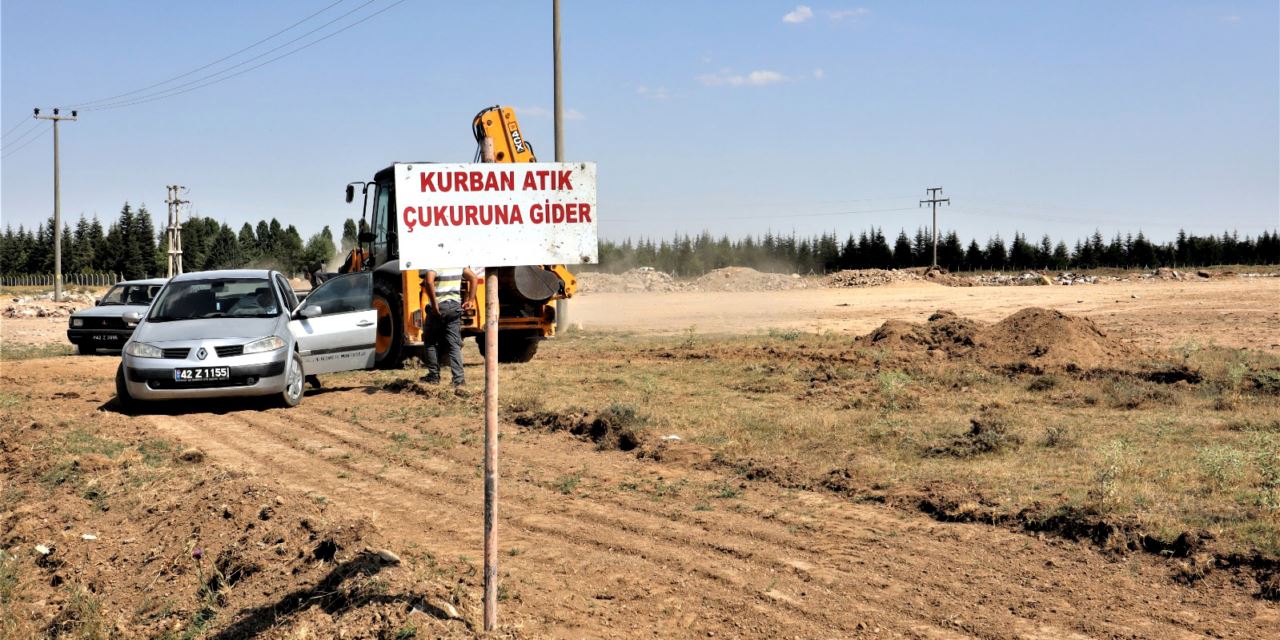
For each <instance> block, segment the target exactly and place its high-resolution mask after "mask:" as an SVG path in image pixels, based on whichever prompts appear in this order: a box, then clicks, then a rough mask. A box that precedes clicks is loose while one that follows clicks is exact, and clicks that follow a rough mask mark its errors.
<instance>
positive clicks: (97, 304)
mask: <svg viewBox="0 0 1280 640" xmlns="http://www.w3.org/2000/svg"><path fill="white" fill-rule="evenodd" d="M93 306H95V307H101V306H102V298H96V299H94V301H93Z"/></svg>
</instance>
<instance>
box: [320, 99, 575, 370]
mask: <svg viewBox="0 0 1280 640" xmlns="http://www.w3.org/2000/svg"><path fill="white" fill-rule="evenodd" d="M472 132H473V133H474V135H475V139H476V145H477V151H476V160H477V161H480V160H486V161H490V162H537V158H536V157H535V156H534V153H533V146H532V145H531V144H529V141H528V140H526V139H525V138H524V136H523V135H522V134H521V132H520V125H519V123H518V122H517V121H516V115H515V111H514V110H512V109H511V107H502V106H494V107H489V108H488V109H485V110H483V111H481V112H480V113H478V114H476V116H475V118H474V119H473V120H472ZM486 149H487V150H488V152H487V154H488V157H483V156H482V150H486ZM357 188H359V190H360V192H361V194H362V195H363V201H364V203H363V205H362V207H361V215H360V223H359V234H358V244H357V246H356V247H355V248H353V249H352V250H351V253H350V254H348V255H347V258H346V261H345V262H344V263H343V265H342V267H340V268H339V270H338V273H349V272H353V271H365V270H367V271H372V272H373V275H374V294H373V304H374V308H375V309H377V311H378V332H377V343H376V344H377V347H376V351H377V355H376V362H377V365H378V367H379V368H395V367H398V366H400V363H401V362H402V361H403V360H404V359H405V358H407V357H409V356H411V355H415V353H417V352H419V351H420V350H421V349H422V345H423V321H424V320H423V319H424V318H425V317H426V314H425V313H424V307H425V306H426V295H425V294H424V292H423V289H422V277H423V276H424V275H425V273H424V272H418V271H401V270H400V259H399V255H400V252H399V245H398V242H397V229H396V219H397V216H396V215H395V213H394V212H395V211H397V207H396V183H395V166H394V164H393V165H391V166H388V167H386V168H385V169H382V170H380V171H378V172H377V173H375V174H374V176H373V179H372V180H370V181H367V182H366V181H359V182H352V183H350V184H348V185H347V189H346V200H347V202H348V203H350V202H353V201H354V200H355V194H356V189H357ZM438 266H440V267H467V266H470V267H473V268H475V267H483V266H484V265H438ZM318 271H319V270H318V269H317V270H315V272H313V273H312V283H313V285H314V284H315V283H316V282H319V281H321V280H323V279H324V277H325V275H326V274H322V273H319V272H318ZM498 280H499V283H500V287H501V290H500V294H501V295H500V296H499V300H500V314H499V319H498V330H499V333H498V359H499V361H501V362H528V361H529V360H530V359H532V358H533V356H534V354H535V353H537V350H538V343H539V342H541V341H542V340H543V339H545V338H549V337H552V336H554V335H555V326H556V315H555V314H556V307H555V301H556V300H560V299H563V298H569V297H572V296H573V294H574V292H575V291H576V290H577V281H576V280H575V279H574V277H573V274H571V273H570V272H569V270H568V269H566V268H565V266H564V265H560V264H556V265H534V266H524V267H500V268H498ZM463 295H464V296H465V295H466V291H464V292H463ZM484 309H485V285H484V279H483V278H481V279H480V281H479V285H478V287H477V289H476V308H475V310H472V311H468V313H467V315H465V316H464V317H463V325H462V334H463V336H468V335H471V336H476V343H477V344H478V345H479V346H480V348H481V350H482V351H483V349H484V339H483V336H484Z"/></svg>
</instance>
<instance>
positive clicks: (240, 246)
mask: <svg viewBox="0 0 1280 640" xmlns="http://www.w3.org/2000/svg"><path fill="white" fill-rule="evenodd" d="M343 229H344V234H343V238H342V239H341V240H340V242H341V243H342V246H343V247H350V246H354V244H355V242H356V224H355V221H354V220H350V219H348V220H347V221H346V223H345V224H344V225H343ZM53 231H54V225H53V218H52V217H50V218H49V219H48V220H46V221H45V223H44V224H43V225H40V226H39V227H37V228H35V229H27V228H25V227H22V226H19V227H18V228H17V229H16V230H15V229H13V227H12V226H10V225H6V226H5V230H4V235H3V236H0V273H3V274H6V275H18V274H36V273H52V272H53V254H54V251H53V243H54V232H53ZM182 251H183V255H182V260H183V270H184V271H207V270H209V269H232V268H241V267H261V268H272V269H278V270H280V271H283V272H286V273H292V274H296V273H301V272H303V271H305V270H306V269H307V268H308V267H310V266H311V265H312V264H314V263H316V262H323V263H327V262H329V261H330V260H332V259H333V257H334V255H335V254H336V253H337V251H338V247H337V246H336V245H335V241H334V237H333V233H332V232H331V231H330V230H329V227H327V226H326V227H324V228H323V229H321V230H320V232H319V233H316V234H314V235H312V236H311V237H310V238H308V239H307V240H306V241H305V242H304V241H303V240H302V236H301V235H300V234H299V233H298V229H297V228H296V227H294V226H293V225H289V226H287V227H286V226H282V225H281V224H280V222H279V221H278V220H276V219H274V218H272V219H271V220H269V221H268V220H261V221H259V222H258V223H257V225H251V224H249V223H247V222H246V223H244V224H243V225H242V226H241V227H240V230H239V231H238V232H237V231H234V230H232V229H231V227H229V226H228V225H227V224H226V223H224V222H219V221H217V220H214V219H213V218H207V217H200V216H195V217H192V218H189V219H186V220H184V221H183V222H182ZM167 252H168V242H167V239H166V231H165V229H164V227H163V225H162V226H161V227H160V228H158V229H157V227H156V225H155V222H154V221H153V220H152V217H151V213H150V212H148V211H147V209H146V207H145V206H141V207H138V208H137V209H134V208H133V207H132V206H131V205H130V204H129V203H127V202H126V203H125V204H124V206H123V207H122V208H121V209H120V214H119V216H118V217H117V218H116V219H115V220H114V221H112V222H111V223H110V224H109V225H108V226H107V227H106V228H104V227H103V226H102V222H101V221H100V220H98V217H97V216H96V215H95V216H93V217H92V218H87V217H85V216H84V215H81V216H80V219H79V220H78V221H77V222H76V224H75V227H74V229H73V228H72V227H71V226H70V225H66V224H64V225H63V232H62V270H63V273H66V274H71V273H114V274H120V275H121V276H122V277H124V278H126V279H138V278H147V277H156V276H163V275H164V274H165V271H166V268H167V265H168V253H167Z"/></svg>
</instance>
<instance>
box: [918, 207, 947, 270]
mask: <svg viewBox="0 0 1280 640" xmlns="http://www.w3.org/2000/svg"><path fill="white" fill-rule="evenodd" d="M925 191H928V192H929V199H928V200H921V201H920V206H922V207H923V206H924V205H925V204H926V203H928V204H930V205H932V206H933V268H934V269H937V268H938V203H942V202H945V203H946V204H947V206H951V198H939V197H938V193H939V192H941V191H942V187H929V188H928V189H925Z"/></svg>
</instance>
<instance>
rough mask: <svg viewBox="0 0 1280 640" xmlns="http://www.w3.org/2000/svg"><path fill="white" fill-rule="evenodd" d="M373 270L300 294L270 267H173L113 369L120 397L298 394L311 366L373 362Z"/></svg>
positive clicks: (296, 399) (285, 398)
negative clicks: (301, 298) (176, 272)
mask: <svg viewBox="0 0 1280 640" xmlns="http://www.w3.org/2000/svg"><path fill="white" fill-rule="evenodd" d="M372 296H373V282H372V276H371V274H369V273H353V274H347V275H344V276H340V277H337V278H334V279H332V280H329V281H326V282H325V283H324V284H322V285H320V286H319V287H317V288H316V289H315V290H314V291H313V292H311V294H310V295H309V296H307V298H306V301H305V302H304V303H299V302H298V299H297V297H296V296H295V295H294V293H293V290H292V289H291V288H290V287H289V285H288V281H287V280H286V279H285V278H284V276H283V275H281V274H280V273H277V272H275V271H267V270H249V269H240V270H229V271H204V272H197V273H187V274H183V275H180V276H176V277H174V278H173V279H172V280H170V281H169V283H168V284H167V285H166V286H165V288H164V289H163V290H162V291H161V292H160V293H159V294H158V295H157V296H156V300H155V302H154V303H153V304H152V305H151V308H150V309H149V310H147V311H146V312H145V315H144V314H141V313H134V314H133V317H129V316H128V315H126V318H125V319H126V320H130V321H137V322H138V327H137V329H135V330H134V332H133V336H132V337H131V338H130V339H129V342H128V343H126V344H125V347H124V350H123V357H122V358H121V362H120V367H119V369H118V370H117V372H116V397H117V399H118V401H119V402H120V404H122V405H125V406H129V405H134V404H136V403H137V401H140V400H174V399H183V398H218V397H228V396H276V398H277V400H278V401H279V403H280V404H282V405H284V406H287V407H292V406H295V405H297V404H298V403H300V402H301V401H302V391H303V383H304V380H305V378H306V377H307V376H311V375H316V374H320V373H332V372H335V371H348V370H353V369H364V368H369V367H372V366H373V359H374V340H375V336H374V330H375V328H376V325H377V312H376V311H374V310H373V306H372Z"/></svg>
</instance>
